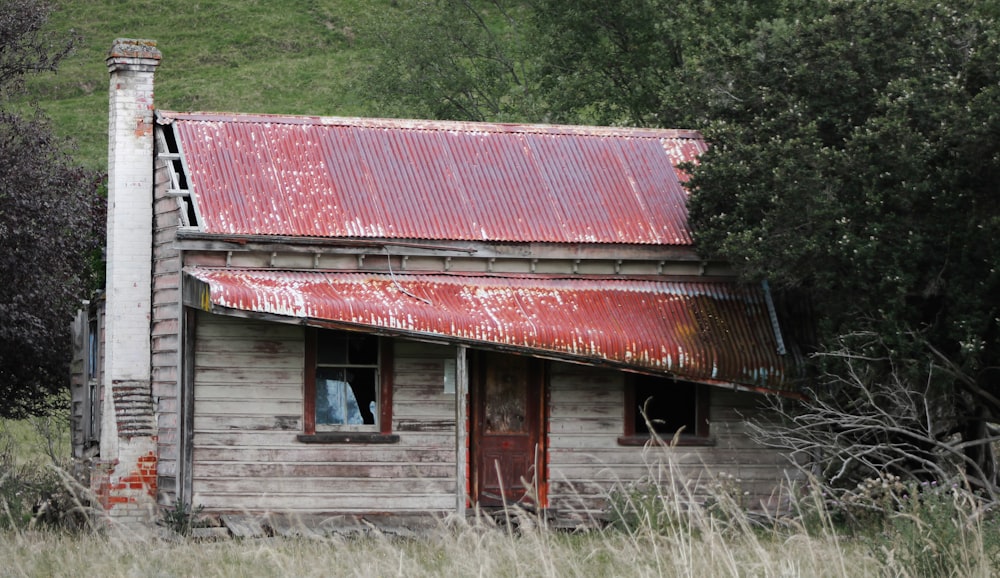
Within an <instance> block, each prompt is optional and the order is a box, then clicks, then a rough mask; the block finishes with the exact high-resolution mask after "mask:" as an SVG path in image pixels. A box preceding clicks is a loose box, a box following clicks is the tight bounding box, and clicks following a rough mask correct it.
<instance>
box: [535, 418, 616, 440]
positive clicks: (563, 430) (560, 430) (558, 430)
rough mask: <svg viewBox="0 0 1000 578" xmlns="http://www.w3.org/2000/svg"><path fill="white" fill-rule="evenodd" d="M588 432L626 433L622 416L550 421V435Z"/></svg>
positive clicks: (601, 434) (597, 434) (598, 434)
mask: <svg viewBox="0 0 1000 578" xmlns="http://www.w3.org/2000/svg"><path fill="white" fill-rule="evenodd" d="M579 433H586V434H590V435H594V436H608V437H610V436H615V437H616V438H617V436H620V435H623V434H624V433H625V422H624V420H623V419H622V416H621V415H619V416H616V417H602V418H580V419H571V420H570V419H559V420H551V421H550V422H549V435H550V436H553V437H554V436H558V435H560V434H579Z"/></svg>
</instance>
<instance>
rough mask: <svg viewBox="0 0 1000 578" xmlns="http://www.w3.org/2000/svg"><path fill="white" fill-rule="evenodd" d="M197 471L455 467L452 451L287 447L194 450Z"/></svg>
mask: <svg viewBox="0 0 1000 578" xmlns="http://www.w3.org/2000/svg"><path fill="white" fill-rule="evenodd" d="M194 461H195V468H197V464H198V463H200V462H202V461H213V462H214V461H218V462H222V461H232V462H260V463H266V462H287V461H294V462H301V463H309V462H330V461H343V462H345V463H400V464H412V463H431V464H453V463H454V462H455V452H454V450H453V449H452V448H448V449H445V450H442V449H431V448H425V449H415V448H411V447H410V448H408V447H397V446H395V445H382V446H362V445H355V444H343V445H329V446H326V445H324V446H316V445H309V446H303V447H301V448H296V449H295V451H294V452H293V451H290V450H289V448H287V447H280V448H254V447H235V446H234V447H226V446H198V445H196V446H195V447H194Z"/></svg>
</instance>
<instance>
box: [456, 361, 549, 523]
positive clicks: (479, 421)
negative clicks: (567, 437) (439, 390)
mask: <svg viewBox="0 0 1000 578" xmlns="http://www.w3.org/2000/svg"><path fill="white" fill-rule="evenodd" d="M473 362H474V364H475V366H476V367H474V368H473V371H472V372H471V374H472V375H473V376H475V383H474V390H473V397H474V411H473V428H472V430H473V431H472V440H471V443H472V450H473V451H472V461H473V463H472V468H473V480H474V483H475V487H474V488H473V496H474V497H475V499H476V501H477V502H478V504H479V505H480V506H483V507H492V506H502V505H504V502H505V501H506V503H508V504H513V503H519V502H520V503H524V502H526V501H530V497H526V495H525V494H526V492H527V490H528V489H529V487H530V486H531V484H532V483H536V484H538V485H539V486H542V485H543V484H544V480H543V479H541V477H540V476H539V477H538V478H537V479H536V474H538V473H543V472H544V468H543V467H542V464H543V463H544V460H543V459H542V446H541V445H540V444H539V440H540V439H542V436H541V424H542V407H543V404H542V400H543V387H542V384H543V383H544V380H543V376H542V364H541V362H540V361H538V360H536V359H532V358H530V357H524V356H520V355H509V354H504V353H494V352H480V353H479V354H478V355H476V356H474V358H473Z"/></svg>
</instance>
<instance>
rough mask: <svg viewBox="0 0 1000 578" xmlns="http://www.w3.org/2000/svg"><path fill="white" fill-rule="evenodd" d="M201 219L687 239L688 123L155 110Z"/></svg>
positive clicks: (239, 224) (344, 230)
mask: <svg viewBox="0 0 1000 578" xmlns="http://www.w3.org/2000/svg"><path fill="white" fill-rule="evenodd" d="M159 122H161V123H162V124H173V127H174V131H175V135H176V138H177V141H178V146H179V150H180V151H181V152H182V154H183V155H184V159H185V166H186V167H187V168H188V174H187V179H188V188H190V189H191V191H192V195H193V199H194V202H195V203H196V205H197V212H198V214H199V215H200V216H201V222H200V223H199V226H200V227H201V230H202V231H203V232H207V233H220V234H238V235H244V234H246V235H249V234H262V235H290V236H308V237H350V238H387V239H435V240H464V241H474V240H478V241H497V242H502V241H509V242H554V243H628V244H655V245H690V244H691V235H690V232H689V230H688V227H687V209H686V200H687V193H686V191H685V190H684V188H683V187H682V185H681V182H682V181H683V180H684V178H685V176H684V175H683V174H682V173H681V172H680V171H679V170H678V169H677V168H676V165H677V164H678V163H681V162H684V161H692V160H695V159H696V158H697V156H698V155H699V154H700V153H702V152H703V151H704V150H705V143H704V141H703V140H702V138H701V136H700V135H699V134H698V133H695V132H691V131H673V130H652V129H617V128H601V127H570V126H554V125H511V124H485V123H460V122H446V121H404V120H395V119H345V118H322V117H288V116H262V115H207V114H182V113H173V112H163V111H161V112H160V113H159Z"/></svg>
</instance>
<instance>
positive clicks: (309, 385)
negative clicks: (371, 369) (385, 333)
mask: <svg viewBox="0 0 1000 578" xmlns="http://www.w3.org/2000/svg"><path fill="white" fill-rule="evenodd" d="M319 331H320V329H318V328H315V327H307V328H306V335H305V371H304V373H305V375H304V376H303V388H302V389H303V394H304V398H303V404H302V407H303V413H304V415H303V419H302V424H303V428H302V429H303V433H301V434H299V435H298V436H296V439H298V441H300V442H302V443H312V444H333V443H341V444H349V443H368V444H392V443H397V442H399V436H398V435H396V434H394V433H392V389H393V387H392V384H393V381H392V378H393V348H392V340H391V339H389V338H386V337H378V347H379V362H378V375H379V391H378V414H379V417H378V424H379V431H377V432H376V431H357V430H350V431H348V430H344V431H321V432H317V431H316V359H317V355H316V347H317V345H316V344H317V341H318V335H319Z"/></svg>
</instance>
